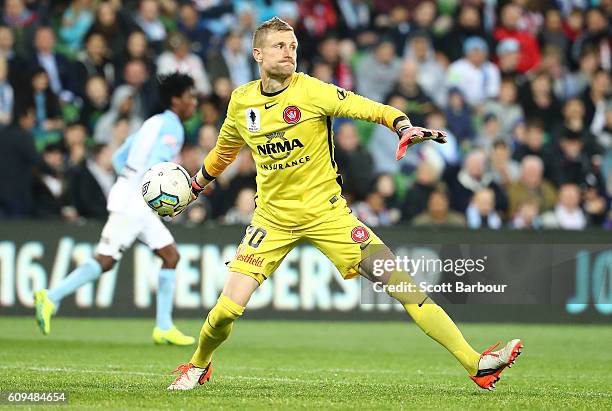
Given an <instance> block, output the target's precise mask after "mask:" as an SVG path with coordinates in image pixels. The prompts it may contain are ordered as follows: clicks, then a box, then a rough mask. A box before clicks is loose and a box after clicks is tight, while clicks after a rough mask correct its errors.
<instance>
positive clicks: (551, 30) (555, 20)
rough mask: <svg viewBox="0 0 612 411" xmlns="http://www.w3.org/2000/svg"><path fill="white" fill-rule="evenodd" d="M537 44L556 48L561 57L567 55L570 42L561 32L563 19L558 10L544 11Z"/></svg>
mask: <svg viewBox="0 0 612 411" xmlns="http://www.w3.org/2000/svg"><path fill="white" fill-rule="evenodd" d="M539 43H540V44H550V45H553V46H556V47H557V48H558V49H559V50H560V51H561V54H562V55H563V56H565V55H567V51H568V50H569V45H570V40H569V38H568V37H567V35H566V34H565V32H564V31H563V17H562V16H561V11H560V10H558V9H554V8H549V9H548V10H546V13H545V17H544V28H543V29H542V31H541V32H540V35H539Z"/></svg>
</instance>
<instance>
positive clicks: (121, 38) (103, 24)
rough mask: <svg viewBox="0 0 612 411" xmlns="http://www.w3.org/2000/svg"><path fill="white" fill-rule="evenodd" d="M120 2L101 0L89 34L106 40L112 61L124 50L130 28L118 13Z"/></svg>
mask: <svg viewBox="0 0 612 411" xmlns="http://www.w3.org/2000/svg"><path fill="white" fill-rule="evenodd" d="M118 7H121V3H120V2H116V1H112V0H103V1H101V2H99V3H98V6H97V8H96V15H95V20H94V22H93V24H92V26H91V28H90V29H89V32H90V33H91V32H93V33H99V34H101V35H102V36H103V37H104V40H106V44H107V45H108V47H109V49H110V56H112V58H113V59H115V58H117V57H118V56H120V55H121V53H122V52H123V50H124V49H125V43H126V40H127V35H128V33H129V31H130V29H131V28H132V27H131V26H132V25H133V23H132V24H129V23H128V21H126V19H125V18H123V17H122V15H121V14H120V12H119V8H118Z"/></svg>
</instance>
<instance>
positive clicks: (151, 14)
mask: <svg viewBox="0 0 612 411" xmlns="http://www.w3.org/2000/svg"><path fill="white" fill-rule="evenodd" d="M134 21H135V22H136V24H138V26H139V27H140V28H141V29H142V31H144V32H145V34H146V35H147V40H148V41H149V43H150V44H151V46H152V47H153V48H154V49H155V50H156V51H157V52H159V51H160V50H161V47H162V44H163V42H164V40H165V39H166V28H165V27H164V25H163V23H162V22H161V20H160V18H159V3H158V2H157V1H156V0H141V1H140V4H139V6H138V11H137V12H136V14H135V16H134Z"/></svg>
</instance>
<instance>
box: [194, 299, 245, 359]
mask: <svg viewBox="0 0 612 411" xmlns="http://www.w3.org/2000/svg"><path fill="white" fill-rule="evenodd" d="M243 312H244V307H242V306H241V305H239V304H237V303H235V302H234V301H232V300H230V299H229V298H228V297H226V296H225V295H223V294H221V296H220V297H219V299H218V300H217V304H215V306H214V307H213V308H212V309H211V310H210V312H209V313H208V316H207V317H206V320H205V321H204V325H203V326H202V330H201V331H200V341H199V343H198V349H197V350H196V352H195V353H194V354H193V357H191V361H190V362H191V363H192V364H193V365H195V366H196V367H200V368H205V367H206V366H207V365H208V363H210V360H211V358H212V354H213V352H214V351H215V349H217V347H218V346H219V345H221V343H222V342H223V341H225V340H226V339H227V337H229V335H230V333H231V331H232V326H233V324H234V321H235V320H236V319H237V318H238V317H240V316H241V315H242V313H243Z"/></svg>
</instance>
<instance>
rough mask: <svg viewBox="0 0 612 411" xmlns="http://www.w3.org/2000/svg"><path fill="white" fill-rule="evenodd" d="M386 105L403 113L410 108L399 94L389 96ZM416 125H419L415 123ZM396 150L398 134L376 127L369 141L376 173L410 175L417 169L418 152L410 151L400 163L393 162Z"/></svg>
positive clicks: (382, 127)
mask: <svg viewBox="0 0 612 411" xmlns="http://www.w3.org/2000/svg"><path fill="white" fill-rule="evenodd" d="M386 104H388V105H390V106H392V107H395V108H397V109H398V110H401V111H405V110H406V109H407V107H408V101H407V100H406V99H405V98H404V97H402V96H401V95H399V94H394V95H391V96H389V99H388V100H387V102H386ZM415 124H418V123H416V122H415ZM414 148H418V147H414ZM396 149H397V135H396V133H394V132H392V131H391V130H389V128H388V127H385V126H382V125H376V126H374V130H373V131H372V136H371V137H370V140H369V141H368V152H369V153H370V156H371V157H372V160H373V167H374V173H376V174H384V173H388V174H397V173H400V172H404V173H406V174H409V173H411V172H412V171H414V170H415V169H416V167H417V164H418V162H419V159H418V155H417V153H418V150H408V151H407V152H406V155H405V156H404V157H403V158H402V159H401V160H400V161H392V160H393V159H394V158H395V150H396Z"/></svg>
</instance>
